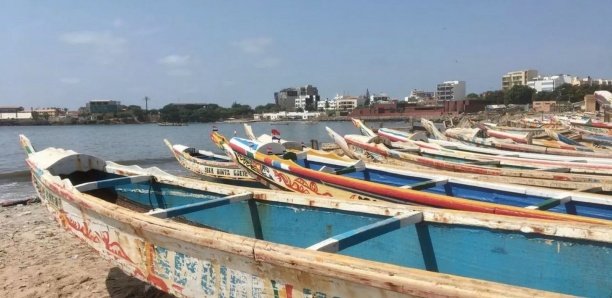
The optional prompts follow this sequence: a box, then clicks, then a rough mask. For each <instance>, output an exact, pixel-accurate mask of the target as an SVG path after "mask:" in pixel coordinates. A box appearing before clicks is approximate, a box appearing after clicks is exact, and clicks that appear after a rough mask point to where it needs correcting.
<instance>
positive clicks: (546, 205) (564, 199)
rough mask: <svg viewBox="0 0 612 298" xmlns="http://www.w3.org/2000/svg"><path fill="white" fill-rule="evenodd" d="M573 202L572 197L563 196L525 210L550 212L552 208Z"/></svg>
mask: <svg viewBox="0 0 612 298" xmlns="http://www.w3.org/2000/svg"><path fill="white" fill-rule="evenodd" d="M571 200H572V196H563V197H558V198H550V199H548V200H544V201H542V202H541V203H539V204H537V205H531V206H527V207H525V209H531V210H548V209H550V208H553V207H556V206H559V205H561V204H567V203H569V202H570V201H571Z"/></svg>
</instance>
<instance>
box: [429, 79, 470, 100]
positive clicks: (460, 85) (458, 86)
mask: <svg viewBox="0 0 612 298" xmlns="http://www.w3.org/2000/svg"><path fill="white" fill-rule="evenodd" d="M436 97H437V98H438V100H460V99H464V98H465V81H446V82H442V83H440V84H438V85H437V87H436Z"/></svg>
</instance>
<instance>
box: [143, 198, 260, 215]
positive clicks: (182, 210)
mask: <svg viewBox="0 0 612 298" xmlns="http://www.w3.org/2000/svg"><path fill="white" fill-rule="evenodd" d="M252 198H253V193H252V192H245V193H239V194H235V195H231V196H226V197H222V198H218V199H214V200H209V201H202V202H197V203H193V204H187V205H183V206H177V207H172V208H166V209H154V210H151V211H149V212H147V213H146V214H148V215H151V216H154V217H157V218H170V217H175V216H180V215H185V214H187V213H191V212H196V211H201V210H205V209H210V208H214V207H219V206H224V205H229V204H231V203H236V202H241V201H246V200H250V199H252Z"/></svg>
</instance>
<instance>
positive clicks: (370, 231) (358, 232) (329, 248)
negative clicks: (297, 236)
mask: <svg viewBox="0 0 612 298" xmlns="http://www.w3.org/2000/svg"><path fill="white" fill-rule="evenodd" d="M421 221H423V213H422V212H420V211H415V212H409V213H405V214H401V215H397V216H394V217H391V218H387V219H383V220H380V221H377V222H375V223H372V224H369V225H365V226H363V227H359V228H356V229H353V230H350V231H347V232H344V233H342V234H339V235H336V236H333V237H330V238H327V239H325V240H323V241H321V242H319V243H316V244H314V245H311V246H310V247H308V249H310V250H316V251H324V252H330V253H335V252H338V251H341V250H343V249H346V248H349V247H351V246H353V245H357V244H359V243H361V242H364V241H367V240H370V239H372V238H374V237H378V236H380V235H384V234H386V233H389V232H392V231H395V230H399V229H401V228H403V227H405V226H408V225H411V224H416V223H419V222H421Z"/></svg>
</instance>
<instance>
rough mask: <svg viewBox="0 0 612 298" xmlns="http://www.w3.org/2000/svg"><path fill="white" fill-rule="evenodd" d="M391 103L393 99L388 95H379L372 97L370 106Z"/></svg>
mask: <svg viewBox="0 0 612 298" xmlns="http://www.w3.org/2000/svg"><path fill="white" fill-rule="evenodd" d="M390 101H391V97H389V95H387V93H379V94H372V95H370V105H373V104H375V103H385V102H390Z"/></svg>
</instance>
